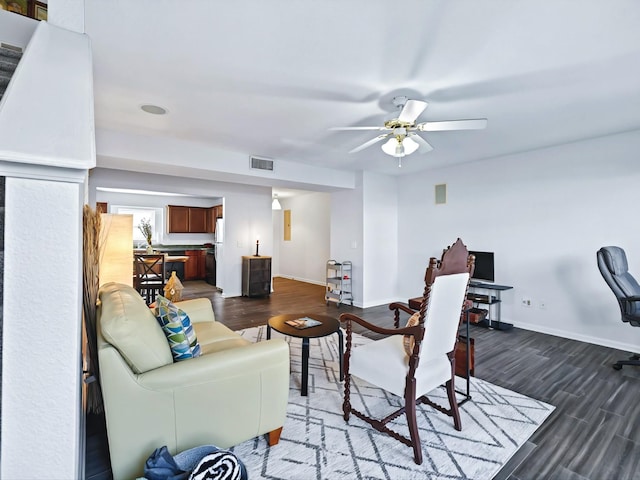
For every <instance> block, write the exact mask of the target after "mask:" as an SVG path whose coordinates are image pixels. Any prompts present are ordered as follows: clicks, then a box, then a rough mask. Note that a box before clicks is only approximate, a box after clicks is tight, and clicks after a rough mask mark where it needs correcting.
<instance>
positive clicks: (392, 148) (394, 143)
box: [380, 137, 404, 157]
mask: <svg viewBox="0 0 640 480" xmlns="http://www.w3.org/2000/svg"><path fill="white" fill-rule="evenodd" d="M398 147H400V148H402V143H399V142H398V140H397V139H396V138H395V137H392V138H390V139H389V140H387V141H386V142H385V143H384V144H383V145H382V147H380V148H382V151H383V152H384V153H386V154H387V155H391V156H392V157H398V156H404V148H402V155H399V154H398Z"/></svg>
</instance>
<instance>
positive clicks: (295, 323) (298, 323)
mask: <svg viewBox="0 0 640 480" xmlns="http://www.w3.org/2000/svg"><path fill="white" fill-rule="evenodd" d="M284 323H286V324H287V325H289V326H291V327H294V328H297V329H298V330H302V329H303V328H310V327H316V326H318V325H322V322H319V321H318V320H314V319H313V318H309V317H302V318H296V319H295V320H287V321H286V322H284Z"/></svg>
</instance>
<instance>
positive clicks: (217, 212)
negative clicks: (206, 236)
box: [206, 205, 222, 233]
mask: <svg viewBox="0 0 640 480" xmlns="http://www.w3.org/2000/svg"><path fill="white" fill-rule="evenodd" d="M206 217H207V221H206V229H207V233H216V220H217V219H218V218H222V205H215V206H213V207H209V208H207V213H206Z"/></svg>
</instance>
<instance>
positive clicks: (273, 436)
mask: <svg viewBox="0 0 640 480" xmlns="http://www.w3.org/2000/svg"><path fill="white" fill-rule="evenodd" d="M281 433H282V427H280V428H277V429H275V430H271V431H270V432H269V433H268V434H267V435H268V437H269V446H270V447H273V446H274V445H277V444H278V442H279V441H280V434H281Z"/></svg>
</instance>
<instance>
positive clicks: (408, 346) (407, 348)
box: [402, 312, 420, 357]
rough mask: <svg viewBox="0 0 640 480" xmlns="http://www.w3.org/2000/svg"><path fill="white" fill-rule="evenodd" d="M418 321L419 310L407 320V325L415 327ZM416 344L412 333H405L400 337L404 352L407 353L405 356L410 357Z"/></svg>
mask: <svg viewBox="0 0 640 480" xmlns="http://www.w3.org/2000/svg"><path fill="white" fill-rule="evenodd" d="M419 322H420V312H416V313H414V314H413V315H411V317H409V320H407V324H406V325H405V326H407V327H415V326H416V325H418V323H419ZM415 344H416V341H415V340H414V338H413V335H405V336H404V338H403V339H402V345H403V346H404V352H405V353H406V354H407V357H410V356H411V354H412V353H413V346H414V345H415Z"/></svg>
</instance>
